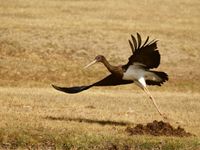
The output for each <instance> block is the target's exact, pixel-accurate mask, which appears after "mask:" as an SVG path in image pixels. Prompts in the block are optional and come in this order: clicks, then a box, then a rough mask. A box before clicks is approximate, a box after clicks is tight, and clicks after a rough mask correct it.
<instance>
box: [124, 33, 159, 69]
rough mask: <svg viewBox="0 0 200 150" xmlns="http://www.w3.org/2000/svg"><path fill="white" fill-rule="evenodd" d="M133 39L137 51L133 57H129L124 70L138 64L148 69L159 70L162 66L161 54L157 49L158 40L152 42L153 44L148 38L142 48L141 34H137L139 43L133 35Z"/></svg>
mask: <svg viewBox="0 0 200 150" xmlns="http://www.w3.org/2000/svg"><path fill="white" fill-rule="evenodd" d="M131 38H132V41H133V44H134V47H135V50H134V52H133V55H131V56H130V57H129V61H128V63H127V64H126V65H124V68H128V66H129V65H133V64H134V63H136V62H137V63H141V64H144V65H145V66H146V68H147V69H150V68H157V67H158V66H159V64H160V54H159V51H158V49H157V40H152V41H151V42H148V40H149V36H147V39H146V41H145V42H144V44H143V45H142V46H141V44H142V39H141V36H140V34H139V33H137V40H138V42H137V41H136V38H135V37H134V36H133V35H131ZM130 43H131V42H130ZM137 43H138V44H137ZM131 44H132V43H131ZM133 44H132V45H133ZM137 45H138V46H137Z"/></svg>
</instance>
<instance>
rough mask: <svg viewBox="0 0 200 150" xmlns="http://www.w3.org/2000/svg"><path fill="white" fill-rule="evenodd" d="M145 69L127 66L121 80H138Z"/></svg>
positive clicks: (142, 75)
mask: <svg viewBox="0 0 200 150" xmlns="http://www.w3.org/2000/svg"><path fill="white" fill-rule="evenodd" d="M144 74H145V70H143V69H141V68H139V67H135V66H129V68H128V69H127V70H126V72H124V75H123V78H122V79H123V80H139V79H140V78H141V77H144Z"/></svg>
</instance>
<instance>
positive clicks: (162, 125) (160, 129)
mask: <svg viewBox="0 0 200 150" xmlns="http://www.w3.org/2000/svg"><path fill="white" fill-rule="evenodd" d="M126 132H128V133H129V134H130V135H144V134H149V135H154V136H178V137H188V136H192V134H191V133H189V132H186V131H185V129H183V128H181V127H180V126H178V127H177V128H174V127H173V126H172V125H170V124H169V123H167V122H163V121H157V120H154V121H153V122H152V123H147V124H146V125H142V124H137V125H136V126H135V127H127V128H126Z"/></svg>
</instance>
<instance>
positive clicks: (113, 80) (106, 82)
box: [52, 74, 133, 94]
mask: <svg viewBox="0 0 200 150" xmlns="http://www.w3.org/2000/svg"><path fill="white" fill-rule="evenodd" d="M129 83H133V81H129V80H122V79H119V78H117V77H116V76H114V75H113V74H110V75H109V76H107V77H105V78H104V79H102V80H100V81H98V82H96V83H94V84H91V85H88V86H74V87H59V86H56V85H52V86H53V87H54V88H55V89H56V90H59V91H62V92H65V93H70V94H75V93H79V92H81V91H84V90H87V89H89V88H91V87H93V86H116V85H122V84H129Z"/></svg>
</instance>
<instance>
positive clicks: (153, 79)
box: [52, 33, 168, 115]
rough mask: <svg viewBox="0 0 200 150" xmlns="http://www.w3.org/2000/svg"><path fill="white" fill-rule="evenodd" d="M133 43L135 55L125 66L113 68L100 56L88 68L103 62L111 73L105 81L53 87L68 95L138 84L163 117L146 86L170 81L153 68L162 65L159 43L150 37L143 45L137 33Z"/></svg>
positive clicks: (165, 75)
mask: <svg viewBox="0 0 200 150" xmlns="http://www.w3.org/2000/svg"><path fill="white" fill-rule="evenodd" d="M131 37H132V42H131V41H130V40H129V44H130V47H131V50H132V52H133V55H131V56H130V57H129V61H128V63H127V64H125V65H120V66H113V65H111V64H110V63H109V62H108V61H107V60H106V58H105V57H104V56H103V55H98V56H96V57H95V60H94V61H93V62H91V63H90V64H89V65H87V66H86V67H89V66H91V65H92V64H94V63H96V62H101V63H103V64H104V66H105V67H106V68H107V69H108V71H109V72H110V73H111V74H110V75H108V76H107V77H105V78H104V79H102V80H100V81H98V82H96V83H93V84H91V85H88V86H77V87H58V86H55V85H52V86H53V87H54V88H55V89H57V90H60V91H63V92H66V93H78V92H81V91H84V90H87V89H89V88H91V87H93V86H116V85H121V84H130V83H133V82H134V83H136V85H137V86H139V87H140V88H142V90H144V91H145V92H146V93H147V94H148V96H149V97H150V99H151V100H152V101H153V104H154V105H155V107H156V108H157V110H158V112H159V113H160V114H161V115H162V113H161V112H160V110H159V109H158V106H157V105H156V103H155V100H154V98H153V97H152V95H151V94H150V92H149V91H148V89H147V87H146V85H158V86H161V84H163V83H164V82H165V81H167V80H168V75H167V74H166V73H165V72H160V71H153V70H152V69H153V68H157V67H158V66H159V64H160V54H159V51H158V50H157V41H154V40H153V41H151V42H149V43H148V40H149V37H147V39H146V40H145V42H144V43H143V45H141V44H142V39H141V36H140V35H139V34H138V33H137V40H136V38H135V37H134V36H131Z"/></svg>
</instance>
